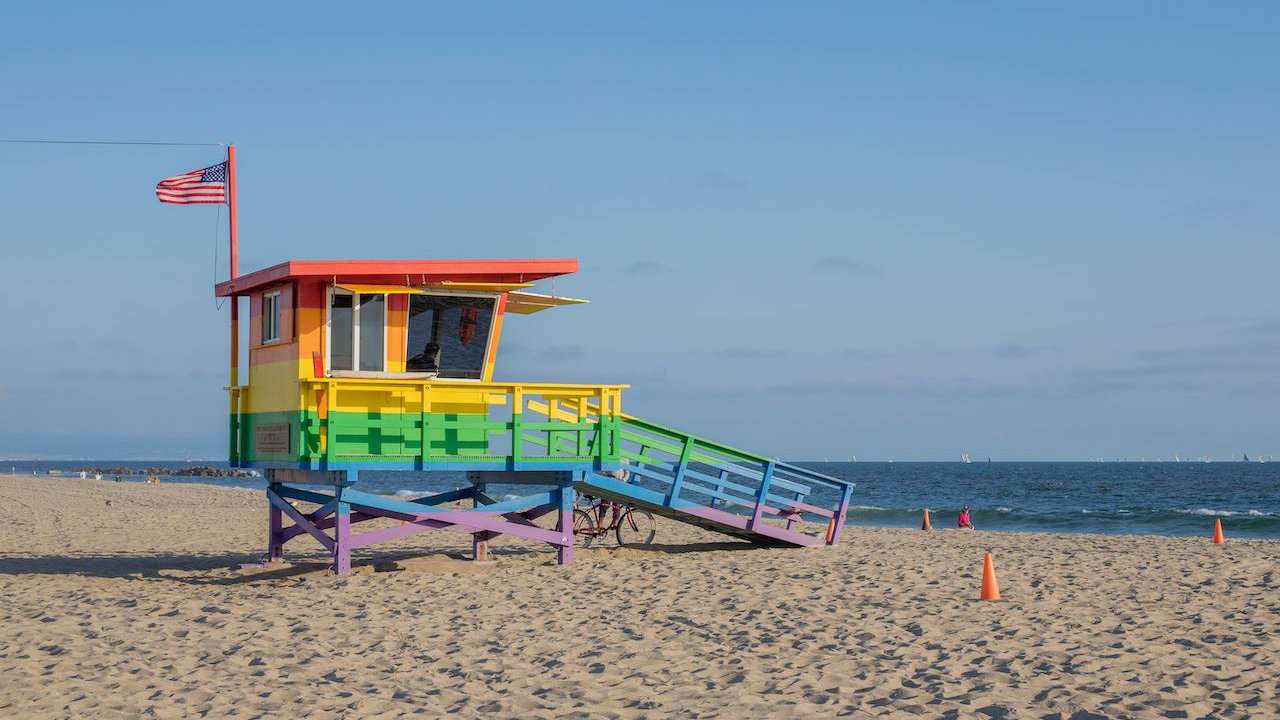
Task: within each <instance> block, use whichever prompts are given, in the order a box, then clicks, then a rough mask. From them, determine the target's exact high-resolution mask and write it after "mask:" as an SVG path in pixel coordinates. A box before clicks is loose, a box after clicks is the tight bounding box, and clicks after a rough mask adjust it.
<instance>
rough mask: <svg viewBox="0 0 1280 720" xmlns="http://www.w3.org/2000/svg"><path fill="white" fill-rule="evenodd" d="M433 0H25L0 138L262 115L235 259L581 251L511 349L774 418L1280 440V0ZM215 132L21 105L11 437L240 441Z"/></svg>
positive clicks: (943, 431) (69, 127) (748, 418)
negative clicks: (940, 0)
mask: <svg viewBox="0 0 1280 720" xmlns="http://www.w3.org/2000/svg"><path fill="white" fill-rule="evenodd" d="M426 5H427V4H404V5H400V6H395V5H390V4H384V5H382V7H381V8H380V9H376V10H370V9H364V8H361V9H356V8H354V7H352V6H350V4H344V5H327V4H325V3H307V4H286V3H278V4H276V3H272V4H265V3H255V4H244V5H238V4H236V3H220V4H216V5H208V6H199V7H197V6H193V5H191V4H186V5H182V6H177V7H178V8H179V9H174V8H175V6H168V5H165V6H161V5H157V6H155V7H152V8H146V7H143V6H141V5H138V6H133V7H132V9H129V10H121V9H119V8H108V7H106V6H102V5H100V4H96V3H93V4H91V3H48V4H34V5H31V4H28V6H27V7H22V8H6V9H5V10H3V11H0V77H3V79H4V85H5V88H6V91H5V94H4V98H3V99H2V100H0V106H2V108H3V112H0V137H6V138H30V137H44V138H74V139H87V138H113V139H141V140H177V141H195V142H226V141H233V142H235V143H236V145H237V148H238V150H239V157H240V181H241V211H240V220H241V228H242V229H241V245H242V258H241V267H242V270H244V271H247V270H252V269H254V268H256V267H261V266H264V265H268V264H273V263H275V262H278V261H280V260H282V259H286V258H289V257H307V256H310V257H471V256H479V257H511V256H517V257H518V256H577V257H580V258H581V260H582V268H583V271H582V273H581V274H580V275H578V276H575V277H571V278H565V279H562V280H561V281H559V282H558V283H557V285H556V290H557V291H559V292H561V293H565V294H575V295H581V296H585V297H589V298H591V299H592V300H593V303H592V304H591V305H588V306H585V307H578V308H569V309H565V310H562V311H557V312H549V313H545V314H543V315H539V316H534V317H528V318H516V319H515V320H514V321H513V322H511V323H509V324H508V334H507V335H506V338H505V340H506V343H507V345H506V347H505V353H504V354H503V356H502V357H501V358H500V366H499V374H500V376H501V377H503V378H506V379H530V380H563V381H612V382H630V383H632V385H633V386H634V387H633V389H631V390H630V391H629V392H628V393H627V395H626V397H625V400H624V403H625V406H626V407H627V409H629V410H630V411H632V412H635V413H637V414H642V415H646V416H650V417H651V418H652V419H654V420H658V421H661V422H666V423H669V424H674V425H678V426H681V427H684V428H687V429H689V430H691V431H695V432H698V433H700V434H703V435H706V436H709V437H715V438H720V439H723V440H725V441H728V442H732V443H735V444H738V445H743V446H747V447H751V448H755V449H759V450H761V451H764V452H770V453H775V454H778V455H781V456H784V457H789V458H815V457H816V458H821V457H824V456H829V457H832V458H836V457H847V456H849V455H857V456H858V457H859V458H860V459H863V458H865V459H876V458H880V459H889V458H893V459H901V460H905V459H955V458H957V457H958V456H959V455H960V453H962V452H965V451H968V452H971V453H973V454H974V455H975V456H978V457H984V456H987V455H990V456H992V457H993V458H996V459H1013V458H1026V459H1058V458H1066V459H1075V458H1090V457H1099V456H1105V457H1118V456H1124V457H1139V456H1144V455H1145V456H1148V457H1154V456H1166V457H1167V456H1171V455H1172V454H1173V453H1175V452H1176V453H1181V454H1183V455H1204V454H1208V455H1212V456H1214V457H1218V458H1222V457H1226V456H1228V455H1232V454H1238V453H1239V452H1241V451H1246V452H1249V453H1250V454H1251V455H1253V454H1269V453H1276V454H1280V440H1278V439H1277V433H1276V429H1277V428H1276V420H1275V412H1274V408H1275V406H1276V403H1277V400H1280V381H1278V380H1277V377H1276V373H1275V369H1276V367H1277V361H1280V311H1277V309H1276V304H1275V296H1276V291H1275V281H1274V277H1275V273H1276V269H1277V267H1280V242H1278V241H1280V202H1277V200H1276V197H1277V188H1280V182H1278V181H1280V142H1278V141H1277V139H1276V138H1277V135H1276V128H1277V127H1280V44H1278V43H1276V42H1275V41H1274V39H1275V37H1277V33H1278V32H1280V8H1278V7H1277V6H1276V5H1274V4H1272V3H1257V4H1247V3H1221V4H1212V5H1210V4H1189V3H1188V4H1173V3H1147V4H1144V3H1059V4H1057V5H1056V6H1055V5H1050V4H1039V3H1007V4H999V3H989V4H965V5H963V6H961V5H955V6H946V5H943V4H932V3H931V4H913V3H895V4H892V6H891V7H870V6H866V5H863V6H860V5H856V4H851V3H832V4H803V5H798V6H784V5H779V4H774V3H762V4H752V3H741V2H738V3H732V4H731V3H723V4H697V5H696V6H692V7H691V6H690V5H689V4H686V3H672V4H647V5H645V6H643V7H640V6H636V7H633V8H617V7H603V6H601V4H598V3H582V4H538V5H522V6H515V5H508V6H499V5H468V6H465V7H456V8H443V9H442V8H434V7H430V8H429V7H425V6H426ZM217 160H218V151H217V150H216V149H211V148H204V149H201V148H146V147H127V148H121V147H86V146H74V147H68V146H47V145H4V144H0V217H3V218H4V228H3V231H2V232H0V248H2V251H3V254H2V256H0V307H2V308H3V309H4V315H5V317H6V320H7V323H6V326H7V332H6V333H5V336H6V337H5V341H4V352H0V409H2V410H0V454H7V455H61V456H84V455H93V456H99V457H101V456H115V457H126V456H128V457H138V456H152V457H154V456H170V457H172V456H179V457H180V456H182V455H185V454H187V453H190V454H193V455H196V456H205V457H217V456H218V455H219V454H220V453H221V452H222V451H223V447H224V439H223V436H224V433H225V427H226V424H225V397H224V395H223V392H222V386H223V385H224V384H225V354H226V350H225V343H226V339H225V335H226V333H225V330H224V328H225V326H226V312H227V311H226V309H225V307H224V308H223V309H222V310H220V311H219V310H218V309H216V308H215V304H214V301H213V298H212V283H213V279H214V251H215V223H216V222H217V215H216V211H215V210H214V209H212V208H183V207H173V206H162V205H160V204H159V203H157V202H156V201H155V199H154V196H153V195H152V187H153V186H154V183H155V181H156V180H157V179H159V178H161V177H164V176H165V175H169V174H174V173H177V172H180V171H185V170H188V169H191V168H194V167H200V166H202V165H206V164H211V163H213V162H216V161H217ZM224 222H225V218H224ZM223 227H224V228H225V225H224V226H223ZM224 242H225V241H223V243H222V244H224ZM220 245H221V244H220ZM217 250H218V252H219V253H220V255H219V261H220V262H221V263H222V264H223V265H222V266H221V268H220V269H219V270H218V276H219V278H221V277H223V276H225V272H226V271H225V259H226V253H225V247H222V246H219V247H218V248H217Z"/></svg>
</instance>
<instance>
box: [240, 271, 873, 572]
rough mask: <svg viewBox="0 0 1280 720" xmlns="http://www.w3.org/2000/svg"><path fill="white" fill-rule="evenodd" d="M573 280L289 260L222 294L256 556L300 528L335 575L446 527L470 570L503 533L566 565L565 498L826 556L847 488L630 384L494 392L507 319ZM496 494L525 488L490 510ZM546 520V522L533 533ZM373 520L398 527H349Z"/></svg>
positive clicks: (557, 303) (569, 551)
mask: <svg viewBox="0 0 1280 720" xmlns="http://www.w3.org/2000/svg"><path fill="white" fill-rule="evenodd" d="M577 269H578V262H577V260H575V259H532V260H290V261H288V262H284V263H281V264H279V265H275V266H272V267H269V268H265V269H263V270H258V271H256V272H252V273H249V274H247V275H242V276H239V277H236V278H234V279H232V280H229V281H227V282H224V283H220V284H218V285H217V287H216V293H217V295H218V296H220V297H230V298H243V297H247V298H248V299H249V308H250V312H249V315H250V317H249V349H248V356H249V368H248V378H247V380H248V382H247V383H241V382H239V372H238V370H239V369H238V368H237V367H236V365H237V357H238V355H239V353H238V349H237V348H236V347H235V340H234V338H235V337H236V332H235V323H236V322H237V321H236V318H235V315H234V314H233V319H232V323H233V332H232V337H233V341H232V342H233V347H232V352H231V366H232V367H231V378H232V381H231V385H230V386H229V387H228V392H229V394H230V411H231V412H230V463H231V465H232V466H233V467H241V468H261V469H263V470H264V471H265V475H266V478H267V481H268V488H267V500H268V503H269V505H268V507H269V512H268V524H269V531H268V542H267V558H268V560H277V559H280V558H281V557H282V554H283V549H284V546H285V544H286V543H288V542H289V541H291V540H293V539H295V538H300V537H303V536H309V537H310V538H312V539H314V540H315V541H317V542H319V543H320V544H321V545H322V546H324V547H325V548H326V549H327V550H328V551H330V552H331V553H332V555H333V569H334V571H335V572H337V573H338V574H339V575H342V574H346V573H348V572H350V570H351V551H352V550H353V549H355V548H361V547H366V546H369V545H373V544H376V543H379V542H385V541H389V540H393V539H396V538H400V537H404V536H406V535H411V534H414V533H420V532H425V531H429V530H456V531H461V532H465V533H469V534H471V535H472V539H473V549H474V551H475V553H476V556H477V559H479V558H481V557H483V556H484V555H485V554H486V553H487V542H488V541H489V540H491V539H493V538H495V537H497V536H499V535H504V534H505V535H514V536H519V537H523V538H528V539H532V540H535V541H541V542H545V543H547V544H548V545H550V546H552V547H553V548H554V549H555V550H556V551H557V555H558V560H559V562H561V563H567V562H570V561H571V560H572V558H573V547H574V529H573V522H574V514H573V503H574V493H575V492H581V493H584V494H588V495H591V496H594V497H600V498H606V499H609V500H611V501H614V502H617V503H622V504H627V505H633V506H636V507H639V508H643V509H646V510H648V511H650V512H652V513H654V514H657V515H663V516H667V517H670V518H673V519H676V520H680V521H684V522H689V523H693V524H696V525H699V526H702V527H705V528H708V529H712V530H716V531H720V532H723V533H728V534H731V535H735V536H739V537H743V538H747V539H749V540H752V541H754V542H757V543H762V544H780V545H792V546H808V545H822V544H828V545H832V544H835V543H836V542H837V541H838V540H839V538H840V532H841V528H842V527H843V524H844V517H845V512H846V509H847V508H848V504H849V498H850V495H851V492H852V485H851V484H850V483H848V482H846V481H843V480H839V479H836V478H833V477H829V476H827V475H823V474H821V473H817V472H815V471H813V470H810V469H806V468H804V467H800V466H797V465H792V464H788V463H784V462H779V461H777V460H774V459H772V458H769V457H767V456H763V455H758V454H755V453H750V452H746V451H743V450H738V449H736V448H732V447H728V446H726V445H723V444H720V443H715V442H711V441H708V440H704V439H702V438H699V437H696V436H694V435H690V434H688V433H684V432H680V431H677V430H673V429H670V428H667V427H663V426H660V425H656V424H654V423H650V422H646V421H644V420H641V419H639V418H636V417H633V416H630V415H627V414H624V413H623V411H622V397H623V392H624V390H626V389H627V387H628V386H627V385H594V384H583V385H576V384H575V385H570V384H547V383H538V382H523V381H521V382H512V381H496V380H494V378H493V368H494V360H495V358H496V357H497V354H498V351H499V348H500V344H499V340H500V338H501V335H502V327H503V324H504V323H505V322H506V321H507V317H508V316H510V315H527V314H531V313H536V312H541V311H544V310H548V309H552V308H558V307H563V306H569V305H575V304H578V303H582V302H585V301H584V300H577V299H573V298H566V297H559V296H555V295H550V294H546V293H541V292H537V291H536V290H535V288H534V285H535V283H537V282H538V281H540V280H545V279H548V278H553V277H556V276H560V275H566V274H569V273H573V272H576V271H577ZM362 470H365V471H367V470H390V471H418V472H424V471H425V472H442V471H448V472H454V473H456V472H458V471H465V473H466V478H467V483H466V485H465V486H464V487H461V488H459V489H457V490H453V491H449V492H444V493H438V494H435V495H432V496H430V497H423V498H418V499H413V500H408V499H403V498H396V497H387V496H384V495H379V494H375V493H371V492H367V491H364V490H362V489H361V486H360V483H359V474H360V472H361V471H362ZM492 485H510V486H519V487H524V488H527V490H526V491H525V494H523V495H520V496H518V497H515V498H514V499H504V500H501V501H496V500H494V499H493V498H492V497H491V496H490V494H489V493H490V486H492ZM495 494H497V493H495ZM506 497H508V498H510V497H511V494H510V493H507V494H506ZM291 501H293V502H291ZM300 508H301V509H300ZM546 515H553V519H554V521H555V522H554V525H552V524H551V523H549V522H546V521H545V520H544V521H543V522H541V523H539V522H536V521H537V520H538V518H540V517H542V516H546ZM379 518H387V519H392V520H398V521H401V522H399V523H391V524H388V523H378V524H375V525H371V526H370V527H375V528H376V529H371V530H367V531H364V532H356V531H355V530H353V526H358V525H359V524H361V523H364V522H366V521H372V520H376V519H379ZM286 520H287V521H288V522H289V523H291V524H286Z"/></svg>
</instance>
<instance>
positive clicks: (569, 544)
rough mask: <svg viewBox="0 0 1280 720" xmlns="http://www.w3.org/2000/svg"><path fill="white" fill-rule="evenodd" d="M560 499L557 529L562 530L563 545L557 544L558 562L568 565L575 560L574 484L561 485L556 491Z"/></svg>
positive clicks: (557, 497)
mask: <svg viewBox="0 0 1280 720" xmlns="http://www.w3.org/2000/svg"><path fill="white" fill-rule="evenodd" d="M556 499H557V500H559V501H560V520H559V522H557V523H556V530H559V531H560V534H561V536H562V538H561V542H562V543H564V544H563V545H557V546H556V562H557V563H559V564H560V565H568V564H569V563H571V562H573V485H561V486H560V489H559V490H558V491H557V492H556Z"/></svg>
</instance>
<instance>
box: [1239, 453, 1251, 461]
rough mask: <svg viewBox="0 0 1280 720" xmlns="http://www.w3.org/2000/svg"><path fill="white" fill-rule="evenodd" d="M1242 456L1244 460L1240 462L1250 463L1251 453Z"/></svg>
mask: <svg viewBox="0 0 1280 720" xmlns="http://www.w3.org/2000/svg"><path fill="white" fill-rule="evenodd" d="M1241 455H1243V456H1244V460H1241V461H1240V462H1249V453H1241Z"/></svg>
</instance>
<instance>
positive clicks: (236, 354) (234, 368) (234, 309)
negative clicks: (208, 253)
mask: <svg viewBox="0 0 1280 720" xmlns="http://www.w3.org/2000/svg"><path fill="white" fill-rule="evenodd" d="M227 205H228V206H230V207H229V214H230V216H231V222H230V223H229V227H230V238H229V240H230V242H231V263H230V264H231V279H232V280H235V279H236V276H238V275H239V274H240V244H239V241H238V239H237V237H236V229H237V228H236V146H235V145H228V146H227ZM239 365H240V302H239V299H238V298H237V297H235V295H232V296H231V387H235V386H236V385H238V384H239V380H240V377H239V376H240V367H239Z"/></svg>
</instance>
